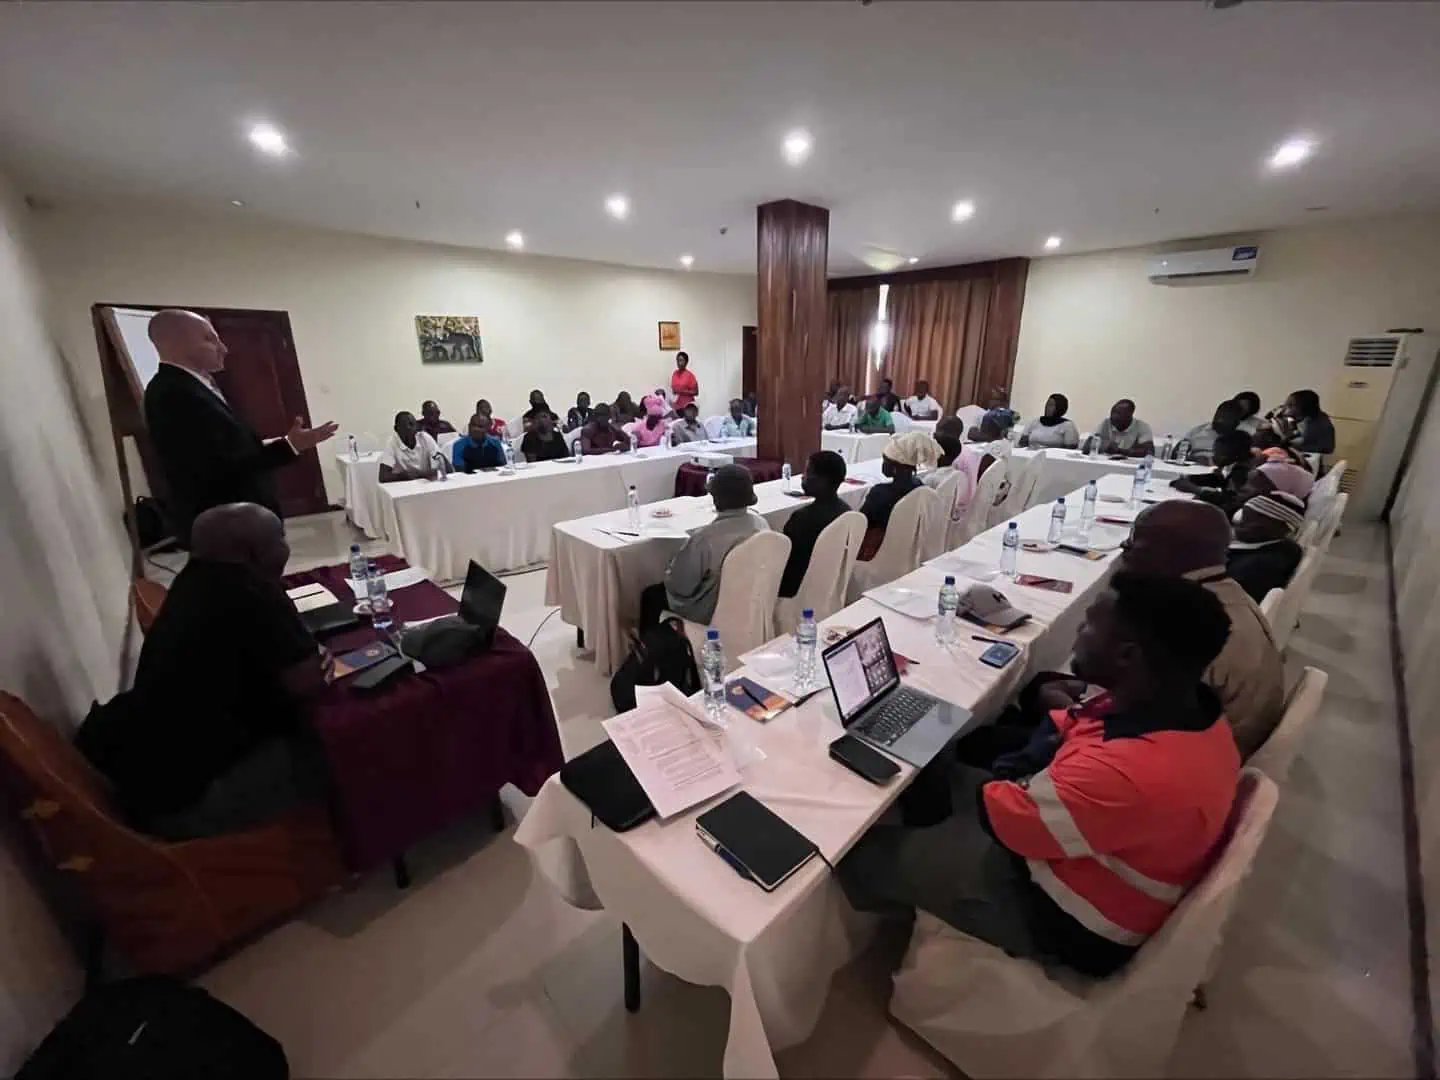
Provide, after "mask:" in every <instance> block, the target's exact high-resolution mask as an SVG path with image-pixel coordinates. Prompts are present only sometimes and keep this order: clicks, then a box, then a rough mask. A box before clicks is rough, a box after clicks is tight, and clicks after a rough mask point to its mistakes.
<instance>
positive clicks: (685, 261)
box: [680, 255, 695, 270]
mask: <svg viewBox="0 0 1440 1080" xmlns="http://www.w3.org/2000/svg"><path fill="white" fill-rule="evenodd" d="M680 265H681V266H683V267H685V269H686V270H689V269H690V267H692V266H694V265H695V256H694V255H681V256H680Z"/></svg>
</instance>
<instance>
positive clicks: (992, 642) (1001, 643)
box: [970, 634, 1010, 645]
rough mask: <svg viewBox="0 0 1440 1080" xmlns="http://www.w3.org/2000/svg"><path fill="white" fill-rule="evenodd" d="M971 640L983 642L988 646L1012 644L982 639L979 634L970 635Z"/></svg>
mask: <svg viewBox="0 0 1440 1080" xmlns="http://www.w3.org/2000/svg"><path fill="white" fill-rule="evenodd" d="M970 640H971V641H983V642H985V644H986V645H1008V644H1010V643H1009V642H1008V641H1002V640H1001V639H1000V638H994V637H981V636H980V635H979V634H971V635H970Z"/></svg>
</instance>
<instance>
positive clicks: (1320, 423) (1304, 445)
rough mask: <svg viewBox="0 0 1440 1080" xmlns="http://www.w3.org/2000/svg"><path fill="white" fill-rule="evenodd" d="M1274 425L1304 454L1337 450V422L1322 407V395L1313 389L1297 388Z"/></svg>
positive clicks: (1284, 437)
mask: <svg viewBox="0 0 1440 1080" xmlns="http://www.w3.org/2000/svg"><path fill="white" fill-rule="evenodd" d="M1275 427H1276V429H1277V430H1278V431H1279V432H1280V436H1281V438H1283V439H1284V440H1285V443H1286V445H1287V446H1293V447H1294V448H1295V449H1296V450H1299V451H1300V452H1301V453H1302V454H1333V453H1334V452H1335V425H1334V423H1332V422H1331V420H1330V417H1329V415H1327V414H1326V413H1325V412H1323V411H1321V409H1320V395H1319V394H1317V393H1315V391H1314V390H1296V391H1295V392H1294V393H1293V394H1291V395H1290V396H1289V397H1288V398H1286V399H1285V407H1284V409H1282V410H1281V412H1280V414H1279V415H1278V416H1276V417H1275Z"/></svg>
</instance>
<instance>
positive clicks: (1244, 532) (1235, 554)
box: [1225, 491, 1305, 604]
mask: <svg viewBox="0 0 1440 1080" xmlns="http://www.w3.org/2000/svg"><path fill="white" fill-rule="evenodd" d="M1233 524H1234V529H1235V539H1234V540H1233V541H1232V542H1231V544H1230V553H1229V554H1228V555H1227V556H1226V557H1225V570H1226V572H1228V573H1229V575H1230V576H1231V577H1232V578H1234V579H1235V580H1236V581H1237V582H1239V583H1240V586H1241V587H1242V588H1243V589H1244V590H1245V591H1246V592H1247V593H1249V594H1250V598H1251V599H1252V600H1254V601H1255V602H1256V603H1257V604H1258V603H1259V602H1260V601H1261V600H1264V599H1265V594H1266V593H1268V592H1269V591H1270V590H1271V589H1283V588H1284V587H1285V586H1286V585H1288V584H1289V583H1290V578H1291V575H1293V574H1294V573H1295V568H1296V567H1297V566H1299V565H1300V559H1301V557H1302V556H1303V555H1304V554H1305V552H1304V549H1303V548H1301V547H1300V545H1299V544H1297V543H1296V542H1295V534H1296V533H1297V532H1299V531H1300V528H1301V526H1303V525H1304V524H1305V504H1304V503H1303V502H1302V501H1301V500H1300V498H1299V497H1298V496H1296V495H1291V494H1290V493H1289V492H1285V491H1271V492H1269V493H1267V494H1265V495H1256V496H1254V497H1252V498H1251V499H1249V500H1248V501H1247V502H1246V503H1245V505H1244V506H1242V507H1240V509H1239V510H1237V511H1235V517H1234V521H1233Z"/></svg>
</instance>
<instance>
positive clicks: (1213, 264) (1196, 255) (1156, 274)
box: [1149, 244, 1260, 285]
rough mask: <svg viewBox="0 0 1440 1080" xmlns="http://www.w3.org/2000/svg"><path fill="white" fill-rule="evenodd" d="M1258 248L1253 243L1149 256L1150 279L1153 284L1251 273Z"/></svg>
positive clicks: (1257, 254)
mask: <svg viewBox="0 0 1440 1080" xmlns="http://www.w3.org/2000/svg"><path fill="white" fill-rule="evenodd" d="M1259 256H1260V249H1259V248H1258V247H1256V246H1255V245H1254V244H1246V245H1242V246H1240V247H1226V248H1211V249H1210V250H1208V251H1171V252H1167V253H1166V254H1164V255H1156V256H1155V257H1154V258H1153V259H1151V260H1150V266H1149V274H1150V280H1151V281H1153V282H1154V283H1155V284H1157V285H1168V284H1173V283H1174V282H1177V281H1194V280H1196V279H1197V278H1227V277H1229V278H1243V277H1249V276H1250V275H1251V274H1253V273H1255V264H1256V261H1257V260H1258V259H1259Z"/></svg>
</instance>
